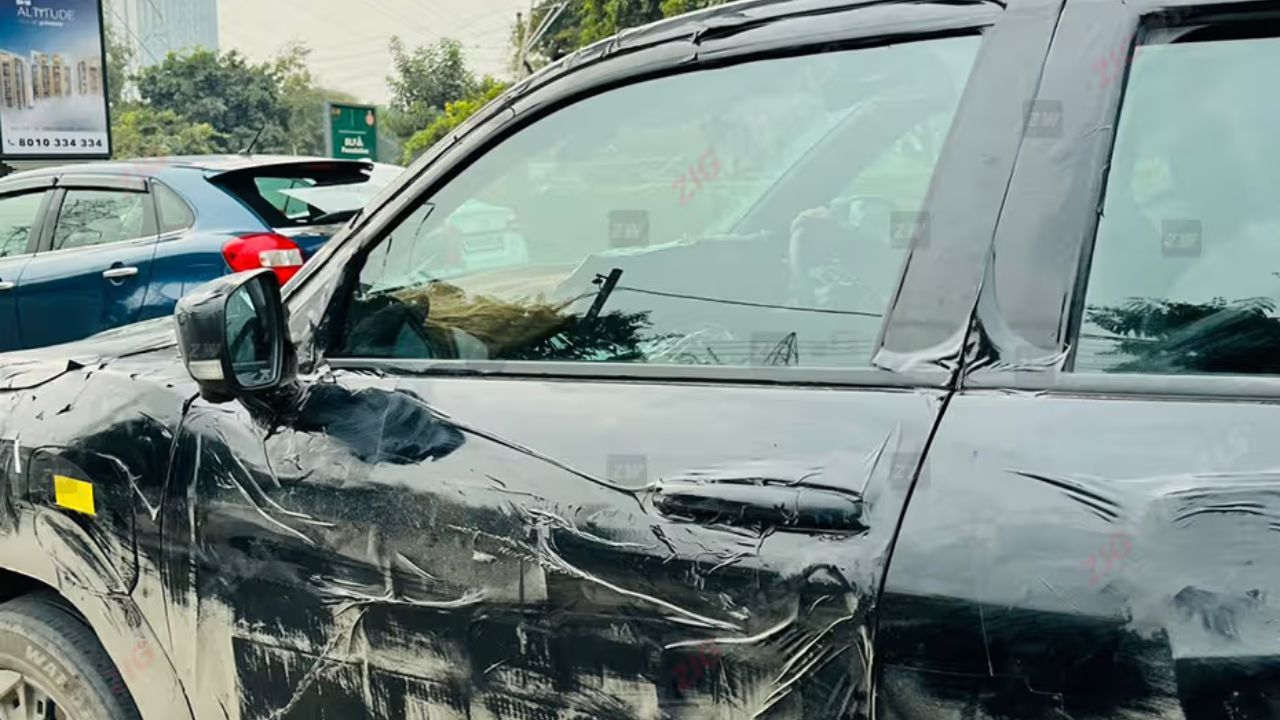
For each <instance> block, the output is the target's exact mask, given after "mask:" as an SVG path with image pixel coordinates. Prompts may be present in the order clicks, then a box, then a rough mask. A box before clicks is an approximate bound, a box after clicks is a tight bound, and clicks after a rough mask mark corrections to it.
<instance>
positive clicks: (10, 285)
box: [0, 280, 18, 291]
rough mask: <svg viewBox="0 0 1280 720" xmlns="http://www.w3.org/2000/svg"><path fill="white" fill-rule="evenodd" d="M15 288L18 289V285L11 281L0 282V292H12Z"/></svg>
mask: <svg viewBox="0 0 1280 720" xmlns="http://www.w3.org/2000/svg"><path fill="white" fill-rule="evenodd" d="M16 287H18V283H16V282H13V281H11V280H0V291H3V290H12V289H14V288H16Z"/></svg>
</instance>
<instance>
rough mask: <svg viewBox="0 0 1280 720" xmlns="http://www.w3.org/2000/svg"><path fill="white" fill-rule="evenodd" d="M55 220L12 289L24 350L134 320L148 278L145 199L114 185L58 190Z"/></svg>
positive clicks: (150, 252) (151, 245) (150, 211)
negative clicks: (58, 205)
mask: <svg viewBox="0 0 1280 720" xmlns="http://www.w3.org/2000/svg"><path fill="white" fill-rule="evenodd" d="M62 196H63V197H62V200H61V201H60V202H61V207H60V210H59V213H58V220H57V224H56V225H55V227H54V228H53V230H52V232H51V233H47V234H46V238H47V239H46V240H45V241H44V242H43V247H44V248H48V249H47V250H43V251H42V252H40V253H38V254H37V255H36V256H34V257H33V258H32V259H31V262H29V263H28V264H27V267H26V270H25V271H24V273H23V278H24V279H23V282H22V284H21V286H20V287H19V289H18V292H17V294H16V297H17V303H18V324H19V327H20V328H21V331H22V338H23V344H24V345H25V346H27V347H38V346H42V345H52V344H56V343H60V342H68V341H71V340H76V339H79V338H82V337H85V336H88V335H92V334H93V333H96V332H100V331H102V330H108V329H110V328H113V327H119V326H120V325H127V324H129V323H131V322H134V321H136V320H137V319H138V317H139V313H140V312H141V310H142V306H143V303H144V301H145V299H146V294H147V284H148V283H149V281H150V278H151V264H152V259H153V257H154V255H155V249H156V234H155V228H156V219H155V209H154V206H153V205H152V202H151V196H150V194H149V193H145V192H134V191H123V190H118V189H93V188H72V189H70V190H67V191H65V192H64V193H62Z"/></svg>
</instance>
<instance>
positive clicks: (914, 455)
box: [889, 452, 929, 490]
mask: <svg viewBox="0 0 1280 720" xmlns="http://www.w3.org/2000/svg"><path fill="white" fill-rule="evenodd" d="M912 480H915V488H916V490H924V489H925V488H927V487H929V465H928V462H926V461H925V458H924V455H923V454H922V453H919V452H896V453H894V454H893V458H892V459H891V461H890V463H889V484H890V486H891V487H895V488H901V489H903V490H908V489H910V488H911V482H912Z"/></svg>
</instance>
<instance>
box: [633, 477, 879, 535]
mask: <svg viewBox="0 0 1280 720" xmlns="http://www.w3.org/2000/svg"><path fill="white" fill-rule="evenodd" d="M654 502H655V505H656V506H657V508H658V511H659V512H661V513H662V514H664V515H668V516H672V517H676V518H683V519H686V520H691V521H693V522H698V523H706V524H711V523H720V524H724V525H738V526H749V527H757V528H759V527H764V528H773V529H776V530H795V531H845V532H849V531H861V530H866V529H867V526H866V524H864V523H863V522H862V497H861V496H860V495H858V494H857V493H854V492H848V491H843V490H836V489H834V488H825V487H814V486H812V485H796V484H793V483H786V482H782V481H776V482H771V481H764V482H763V483H761V482H760V481H757V480H752V481H750V482H742V481H737V482H723V481H722V482H711V483H694V482H675V483H663V484H662V485H660V486H659V487H658V488H657V491H656V498H655V501H654Z"/></svg>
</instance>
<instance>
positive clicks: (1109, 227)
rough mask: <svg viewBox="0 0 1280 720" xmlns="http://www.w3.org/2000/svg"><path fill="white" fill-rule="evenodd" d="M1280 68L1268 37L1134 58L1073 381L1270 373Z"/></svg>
mask: <svg viewBox="0 0 1280 720" xmlns="http://www.w3.org/2000/svg"><path fill="white" fill-rule="evenodd" d="M1278 62H1280V39H1275V38H1262V39H1248V40H1209V41H1201V42H1185V43H1175V44H1170V45H1154V46H1142V47H1139V48H1138V49H1137V52H1136V53H1135V55H1134V61H1133V66H1132V69H1131V71H1130V79H1129V86H1128V88H1126V91H1125V100H1124V107H1123V109H1122V110H1121V117H1120V124H1119V130H1118V133H1117V138H1116V146H1115V152H1114V156H1113V158H1112V169H1111V174H1110V177H1109V178H1108V182H1107V196H1106V203H1105V206H1104V213H1103V217H1102V218H1101V220H1100V222H1099V226H1098V234H1097V240H1096V243H1095V247H1094V253H1093V267H1092V270H1091V275H1090V278H1089V288H1088V292H1087V294H1086V297H1085V305H1086V308H1085V318H1084V319H1085V324H1084V328H1083V331H1082V334H1081V338H1080V341H1079V348H1078V351H1077V359H1076V369H1077V370H1080V371H1086V372H1088V371H1105V372H1146V373H1230V374H1248V373H1267V374H1274V373H1278V372H1280V320H1278V316H1277V313H1276V309H1277V307H1278V306H1280V204H1277V203H1276V201H1275V193H1276V188H1280V162H1278V161H1277V158H1276V153H1277V151H1278V150H1280V142H1277V136H1276V128H1277V127H1280V96H1278V95H1276V93H1273V92H1268V91H1266V90H1264V88H1270V87H1271V86H1272V85H1273V84H1274V83H1273V79H1272V78H1271V74H1272V71H1271V70H1270V68H1273V67H1275V64H1276V63H1278ZM1189 98H1194V101H1192V100H1189Z"/></svg>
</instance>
